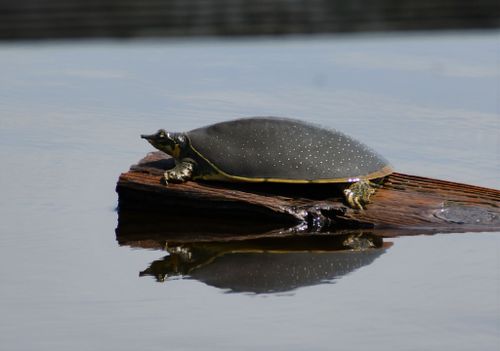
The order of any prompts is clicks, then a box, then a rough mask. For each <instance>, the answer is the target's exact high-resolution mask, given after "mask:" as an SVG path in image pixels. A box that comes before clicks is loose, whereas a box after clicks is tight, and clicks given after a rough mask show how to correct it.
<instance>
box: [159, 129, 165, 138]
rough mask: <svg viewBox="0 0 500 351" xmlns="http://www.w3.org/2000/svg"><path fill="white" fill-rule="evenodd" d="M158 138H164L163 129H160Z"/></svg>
mask: <svg viewBox="0 0 500 351" xmlns="http://www.w3.org/2000/svg"><path fill="white" fill-rule="evenodd" d="M160 138H162V139H163V138H165V131H164V130H160Z"/></svg>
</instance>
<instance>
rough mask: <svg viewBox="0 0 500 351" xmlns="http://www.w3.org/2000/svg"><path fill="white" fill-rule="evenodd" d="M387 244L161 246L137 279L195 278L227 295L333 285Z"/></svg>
mask: <svg viewBox="0 0 500 351" xmlns="http://www.w3.org/2000/svg"><path fill="white" fill-rule="evenodd" d="M389 247H390V243H385V244H384V242H383V240H382V238H381V237H379V236H374V235H371V234H369V233H358V234H336V235H319V236H318V235H311V236H302V237H296V236H292V237H268V238H257V239H246V240H236V241H220V242H215V241H212V242H194V243H184V244H180V243H179V244H175V243H173V242H170V243H167V245H166V249H167V251H168V252H169V255H168V256H166V257H164V258H163V259H160V260H157V261H154V262H152V263H151V264H150V266H149V267H148V268H147V269H145V270H144V271H142V272H140V274H139V275H140V276H154V277H155V278H156V280H157V281H159V282H164V281H166V280H168V279H169V278H174V279H177V278H179V277H180V278H185V279H195V280H198V281H200V282H204V283H205V284H208V285H210V286H214V287H217V288H220V289H224V290H226V291H228V292H246V293H256V294H262V293H264V294H266V293H279V292H288V291H292V290H295V289H297V288H300V287H306V286H313V285H317V284H324V283H334V282H336V281H337V280H338V279H340V278H341V277H343V276H344V275H346V274H349V273H351V272H354V271H356V270H357V269H359V268H361V267H364V266H366V265H369V264H371V263H372V262H373V261H375V260H376V259H377V258H378V257H379V256H380V255H382V254H383V253H384V252H385V251H386V249H388V248H389Z"/></svg>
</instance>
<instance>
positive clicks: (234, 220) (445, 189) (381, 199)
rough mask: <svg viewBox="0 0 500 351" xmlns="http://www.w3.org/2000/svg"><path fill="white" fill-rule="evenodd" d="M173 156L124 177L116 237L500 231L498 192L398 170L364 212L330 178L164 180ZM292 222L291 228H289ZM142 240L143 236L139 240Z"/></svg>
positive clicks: (156, 155) (155, 156)
mask: <svg viewBox="0 0 500 351" xmlns="http://www.w3.org/2000/svg"><path fill="white" fill-rule="evenodd" d="M173 164H174V161H173V159H171V158H170V157H169V156H167V155H166V154H164V153H161V152H152V153H150V154H148V155H147V156H146V157H145V158H144V159H142V160H141V161H140V162H139V163H138V164H137V165H134V166H132V167H131V169H130V170H129V171H128V172H126V173H123V174H121V175H120V178H119V180H118V184H117V192H118V194H119V214H120V216H119V225H118V228H117V237H120V234H121V235H122V236H123V235H125V236H127V237H128V239H127V240H129V241H130V240H131V239H130V235H132V237H133V235H134V233H135V232H137V233H142V234H144V233H145V232H148V233H149V234H148V235H147V236H148V238H150V239H151V238H154V237H155V235H164V233H165V228H167V227H168V228H169V229H168V232H169V233H170V237H171V238H177V239H179V240H181V238H182V237H183V236H185V235H188V236H190V238H191V239H193V238H195V237H197V236H198V237H200V238H202V237H204V235H206V234H207V233H218V235H219V236H220V235H225V234H227V235H228V236H232V237H234V236H235V235H237V236H240V237H241V238H245V237H247V238H248V237H252V238H255V237H256V235H263V236H273V235H274V236H279V235H283V234H286V233H288V234H289V233H321V232H332V231H340V232H342V231H344V232H345V231H352V230H362V231H365V232H366V231H369V232H370V233H371V234H374V235H378V236H383V237H391V236H401V235H414V234H432V233H446V232H472V231H474V232H479V231H500V191H499V190H495V189H488V188H483V187H477V186H472V185H466V184H459V183H454V182H448V181H443V180H437V179H430V178H424V177H418V176H412V175H407V174H401V173H394V174H391V175H390V176H388V177H387V178H386V180H385V182H384V185H383V187H382V188H380V189H378V190H377V192H376V194H375V195H374V196H372V202H371V203H370V204H369V205H368V206H367V208H366V209H365V210H363V211H360V210H356V209H352V208H350V207H348V206H346V204H345V203H344V201H343V197H342V196H341V189H339V188H338V187H337V186H335V185H329V184H317V185H316V184H314V185H313V184H311V185H286V184H271V183H262V184H244V183H221V182H198V181H197V182H193V181H191V182H187V183H184V184H169V185H168V186H165V185H163V184H162V183H161V176H162V174H163V171H164V170H165V169H168V168H171V167H172V166H173ZM283 228H288V229H283ZM137 239H138V240H139V238H137Z"/></svg>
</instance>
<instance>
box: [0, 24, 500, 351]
mask: <svg viewBox="0 0 500 351" xmlns="http://www.w3.org/2000/svg"><path fill="white" fill-rule="evenodd" d="M0 77H1V80H0V102H1V103H0V164H1V169H2V170H1V172H0V193H1V196H0V277H1V284H0V311H1V313H0V349H1V350H69V349H70V350H139V349H143V350H262V349H264V350H332V349H339V350H366V349H370V350H499V349H500V233H498V232H497V233H474V234H472V233H465V234H442V235H434V236H423V235H422V236H414V237H401V238H395V239H392V240H389V241H388V242H389V244H390V243H392V246H390V247H387V248H386V249H385V250H384V249H378V250H369V251H366V252H362V253H359V252H354V253H353V252H351V253H349V252H342V253H323V255H321V254H319V253H309V254H307V253H295V256H294V255H283V256H279V257H278V256H276V255H273V254H249V253H246V254H240V255H238V254H234V255H226V256H223V257H221V258H219V259H216V260H215V262H214V264H213V265H211V266H206V269H205V271H197V272H193V274H192V275H191V276H190V277H184V278H182V276H175V277H173V278H170V279H166V281H165V282H162V283H161V282H157V280H156V279H155V278H154V277H152V276H150V275H144V274H143V275H144V276H141V277H139V273H140V272H144V271H145V270H146V269H147V268H148V267H149V266H150V265H151V264H152V262H157V263H158V262H159V263H158V264H162V262H166V260H167V261H168V259H169V257H170V256H169V257H166V258H165V260H163V258H164V257H165V256H167V255H168V253H167V252H165V251H162V250H155V249H141V248H131V247H130V246H127V245H120V244H119V243H118V241H117V237H116V235H115V228H116V226H117V212H116V211H115V208H116V204H117V195H116V193H115V190H114V189H115V184H116V181H117V178H118V175H119V174H120V173H121V172H123V171H126V170H127V169H128V167H129V166H130V165H131V164H133V163H135V162H136V161H138V160H139V159H140V158H142V157H143V156H144V155H145V154H146V153H147V152H149V151H152V148H151V147H150V146H149V145H147V144H146V143H145V142H144V141H143V140H141V139H140V138H139V135H140V134H141V133H150V132H153V131H155V130H157V129H158V128H160V127H161V128H166V129H169V130H179V131H182V130H189V129H192V128H195V127H199V126H201V125H205V124H209V123H213V122H217V121H223V120H227V119H231V118H235V117H240V116H255V115H278V116H289V117H297V118H301V119H304V120H308V121H312V122H317V123H321V124H323V125H327V126H330V127H334V128H337V129H340V130H342V131H344V132H346V133H347V134H350V135H352V136H354V137H356V138H358V139H360V140H362V141H364V142H365V143H367V144H368V145H370V146H372V147H373V148H375V149H376V150H378V151H379V152H380V153H381V154H383V155H384V156H385V157H386V158H387V159H389V160H390V161H391V162H392V164H393V165H394V167H395V168H396V169H397V170H398V171H400V172H405V173H411V174H417V175H423V176H428V177H435V178H442V179H447V180H453V181H458V182H465V183H472V184H476V185H480V186H486V187H492V188H497V189H498V188H500V103H499V101H500V32H498V31H495V32H477V33H449V34H435V33H432V34H426V33H423V34H418V35H399V36H391V35H388V36H380V37H379V36H359V37H358V36H345V37H328V36H327V37H313V38H311V37H296V38H289V39H275V40H269V39H267V40H264V39H260V40H242V41H228V40H206V41H194V40H185V41H123V42H112V41H110V42H108V41H102V42H100V41H91V42H85V41H82V42H75V43H23V44H2V45H0ZM346 255H351V256H349V257H348V256H346ZM162 260H163V261H162ZM160 261H161V262H160ZM346 262H347V263H346ZM240 266H241V267H243V268H242V269H241V270H239V271H238V270H236V273H235V270H234V267H240ZM339 267H343V268H342V269H340V268H339ZM207 272H208V273H207ZM214 272H215V273H214ZM220 272H229V273H227V274H232V276H231V277H230V279H229V278H228V279H227V280H221V279H215V278H217V277H219V278H220V274H221V273H220ZM214 277H215V278H214ZM250 277H257V278H255V279H253V280H252V279H250ZM263 277H271V279H268V280H265V279H263ZM282 277H287V278H290V280H293V281H288V282H284V283H280V282H277V280H279V279H280V278H282ZM292 278H297V279H295V280H294V279H292ZM284 280H287V279H284ZM263 281H266V282H265V283H263ZM263 284H270V285H266V286H264V285H263ZM273 284H274V285H273ZM275 285H276V286H275Z"/></svg>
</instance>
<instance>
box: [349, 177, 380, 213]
mask: <svg viewBox="0 0 500 351" xmlns="http://www.w3.org/2000/svg"><path fill="white" fill-rule="evenodd" d="M379 187H380V186H379V185H378V184H375V183H372V182H370V181H369V180H360V181H357V182H356V183H352V184H351V186H349V188H347V189H345V190H344V195H345V198H346V201H347V203H348V204H349V206H351V207H352V208H355V209H359V210H364V209H365V208H364V205H366V204H368V203H369V202H370V197H371V196H372V195H373V194H375V189H374V188H379Z"/></svg>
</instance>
